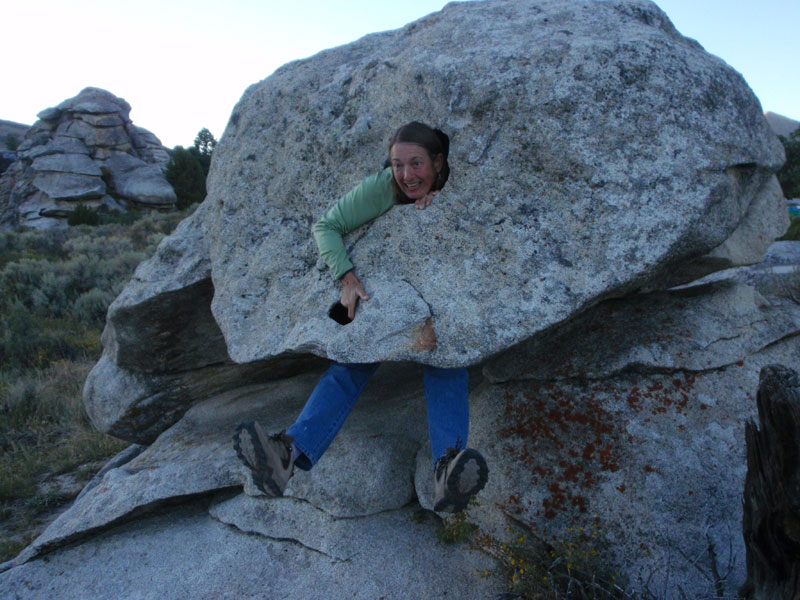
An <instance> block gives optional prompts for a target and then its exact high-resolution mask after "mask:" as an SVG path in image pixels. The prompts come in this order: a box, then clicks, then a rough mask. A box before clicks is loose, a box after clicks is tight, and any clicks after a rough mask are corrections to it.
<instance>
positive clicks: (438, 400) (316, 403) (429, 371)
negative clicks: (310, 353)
mask: <svg viewBox="0 0 800 600" xmlns="http://www.w3.org/2000/svg"><path fill="white" fill-rule="evenodd" d="M378 366H379V363H353V364H340V363H333V364H332V365H331V367H330V368H329V369H328V370H327V371H326V372H325V374H324V375H323V376H322V379H320V381H319V383H318V384H317V387H315V388H314V391H313V392H312V393H311V396H310V397H309V399H308V401H307V402H306V405H305V407H303V410H302V412H301V413H300V416H299V417H297V421H295V423H294V425H292V426H291V427H290V428H289V429H288V431H287V433H288V434H289V435H291V436H292V437H293V438H294V443H295V445H296V446H297V448H298V450H300V451H301V452H302V453H303V454H302V455H300V457H298V459H297V462H296V463H295V464H296V465H297V467H299V468H300V469H304V470H306V471H307V470H309V469H310V468H311V467H312V466H314V465H315V464H316V463H317V461H318V460H319V459H320V457H321V456H322V455H323V453H324V452H325V450H327V449H328V446H330V445H331V442H332V441H333V438H335V437H336V434H337V433H339V430H340V429H341V428H342V425H343V424H344V421H345V419H346V418H347V416H348V415H349V414H350V411H351V410H353V406H355V403H356V401H357V400H358V398H359V396H361V392H362V391H364V386H366V385H367V381H369V378H370V377H371V376H372V374H373V373H374V372H375V370H376V369H377V368H378ZM467 383H468V376H467V370H466V369H463V368H462V369H440V368H437V367H430V366H427V365H426V366H425V399H426V401H427V405H428V434H429V435H430V440H431V451H432V453H433V460H434V463H435V462H436V459H437V458H439V457H440V456H442V455H444V453H445V450H446V449H447V448H448V447H450V446H452V447H458V446H463V445H464V444H466V441H467V434H468V433H469V394H468V390H467Z"/></svg>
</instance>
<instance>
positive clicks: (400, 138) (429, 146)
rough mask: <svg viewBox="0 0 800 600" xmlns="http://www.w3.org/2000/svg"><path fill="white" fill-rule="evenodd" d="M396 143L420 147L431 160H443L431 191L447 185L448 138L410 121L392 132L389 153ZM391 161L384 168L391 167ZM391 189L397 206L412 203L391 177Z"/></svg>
mask: <svg viewBox="0 0 800 600" xmlns="http://www.w3.org/2000/svg"><path fill="white" fill-rule="evenodd" d="M398 142H405V143H407V144H416V145H418V146H422V147H423V148H425V150H426V151H427V152H428V156H430V159H431V160H434V159H435V158H436V157H437V156H438V155H439V154H441V155H442V158H443V159H444V160H443V161H442V168H441V170H440V171H439V172H438V173H437V174H436V180H435V181H434V182H433V186H432V187H431V191H436V190H440V189H442V188H443V187H444V184H445V183H447V178H448V177H450V165H449V164H448V162H447V156H448V154H449V153H450V138H449V137H447V134H446V133H444V132H443V131H442V130H441V129H431V128H430V127H428V126H427V125H425V124H424V123H420V122H419V121H411V123H407V124H406V125H403V126H402V127H400V128H399V129H398V130H397V131H395V132H394V135H393V136H392V140H391V141H390V142H389V152H390V153H391V151H392V146H394V145H395V144H397V143H398ZM391 164H392V163H391V159H387V160H386V163H385V165H384V167H389V166H391ZM392 189H393V190H394V197H395V199H396V200H397V203H398V204H409V203H411V202H413V200H411V199H410V198H409V197H408V196H406V195H405V194H404V193H403V192H402V191H401V190H400V188H399V187H398V185H397V182H396V181H395V180H394V177H392Z"/></svg>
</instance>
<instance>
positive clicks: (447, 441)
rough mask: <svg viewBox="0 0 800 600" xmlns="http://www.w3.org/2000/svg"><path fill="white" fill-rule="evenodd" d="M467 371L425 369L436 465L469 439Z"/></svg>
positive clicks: (429, 421)
mask: <svg viewBox="0 0 800 600" xmlns="http://www.w3.org/2000/svg"><path fill="white" fill-rule="evenodd" d="M468 383H469V376H468V374H467V370H466V369H464V368H461V369H440V368H438V367H430V366H427V365H426V366H425V399H426V401H427V403H428V433H429V435H430V438H431V451H432V453H433V462H434V464H435V463H436V459H437V458H439V457H440V456H443V455H444V453H445V450H446V449H447V448H448V447H451V446H452V447H454V448H455V447H462V448H463V447H465V446H466V443H467V435H469V388H468Z"/></svg>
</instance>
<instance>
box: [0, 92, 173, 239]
mask: <svg viewBox="0 0 800 600" xmlns="http://www.w3.org/2000/svg"><path fill="white" fill-rule="evenodd" d="M130 111H131V107H130V105H129V104H128V103H127V102H126V101H125V100H123V99H122V98H117V97H116V96H114V95H113V94H111V93H109V92H107V91H105V90H101V89H98V88H86V89H84V90H83V91H81V93H80V94H78V95H77V96H75V97H74V98H70V99H68V100H65V101H64V102H62V103H61V104H59V105H58V106H56V107H54V108H47V109H45V110H43V111H41V112H40V113H39V115H38V117H39V121H37V122H36V123H34V125H33V126H32V127H31V128H30V129H28V131H27V132H26V134H25V137H24V139H23V140H22V143H21V144H20V146H19V148H18V152H17V158H18V160H17V161H16V162H14V163H13V164H12V165H11V167H10V168H9V169H8V171H7V172H6V173H4V175H3V177H2V179H0V226H6V227H7V226H9V225H23V226H26V227H35V228H39V229H47V228H49V227H53V226H57V225H59V224H63V223H64V219H65V218H66V217H69V215H70V213H71V212H72V211H73V210H74V209H75V206H77V204H78V203H82V204H84V205H86V206H90V207H92V208H105V207H113V208H114V209H120V208H121V209H123V210H124V209H125V207H127V206H147V207H155V208H171V207H173V206H174V204H175V201H176V196H175V192H174V190H173V189H172V186H171V185H170V184H169V183H168V182H167V180H166V179H165V177H164V170H165V168H166V164H167V162H168V161H169V155H168V154H167V151H166V149H165V148H164V147H163V146H162V145H161V142H160V141H159V140H158V138H156V137H155V136H154V135H153V134H152V133H150V132H149V131H147V130H145V129H142V128H141V127H137V126H135V125H134V124H133V123H132V122H131V119H130Z"/></svg>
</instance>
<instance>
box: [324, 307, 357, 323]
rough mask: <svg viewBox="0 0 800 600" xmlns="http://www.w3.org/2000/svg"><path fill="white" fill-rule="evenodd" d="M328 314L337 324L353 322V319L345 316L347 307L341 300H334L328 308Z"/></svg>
mask: <svg viewBox="0 0 800 600" xmlns="http://www.w3.org/2000/svg"><path fill="white" fill-rule="evenodd" d="M328 316H329V317H330V318H331V319H333V320H334V321H336V322H337V323H339V325H347V324H349V323H352V322H353V319H351V318H350V317H348V316H347V307H345V305H344V304H342V303H341V302H336V303H334V304H332V305H331V307H330V308H329V309H328Z"/></svg>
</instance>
